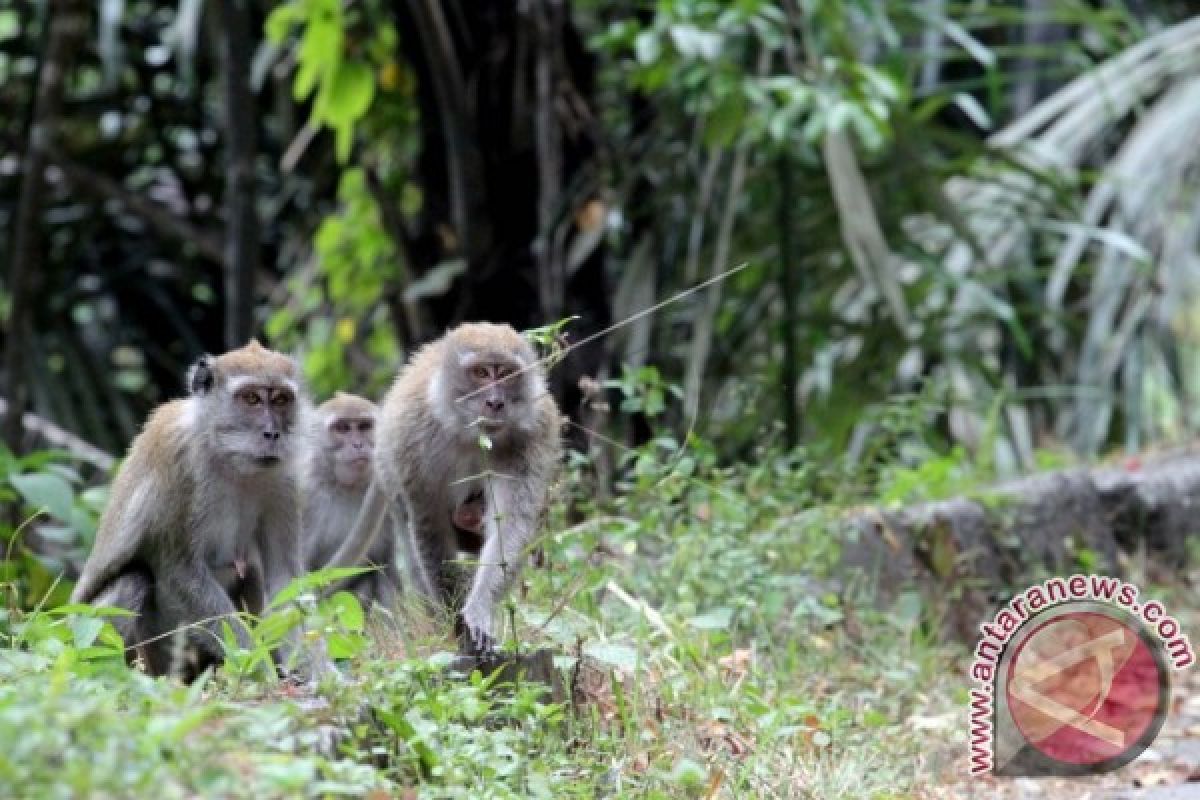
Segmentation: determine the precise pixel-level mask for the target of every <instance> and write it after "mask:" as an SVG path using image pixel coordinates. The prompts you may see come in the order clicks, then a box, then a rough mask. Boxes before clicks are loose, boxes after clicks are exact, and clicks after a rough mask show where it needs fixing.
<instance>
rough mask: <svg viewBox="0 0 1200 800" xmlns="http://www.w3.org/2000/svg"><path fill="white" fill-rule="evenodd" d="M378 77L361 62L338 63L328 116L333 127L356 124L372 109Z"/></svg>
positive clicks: (331, 88)
mask: <svg viewBox="0 0 1200 800" xmlns="http://www.w3.org/2000/svg"><path fill="white" fill-rule="evenodd" d="M374 97H375V75H374V73H372V72H371V69H370V67H368V66H367V65H366V64H364V63H362V62H361V61H339V62H338V64H337V66H336V67H335V68H334V70H333V76H332V78H331V79H330V81H329V97H328V100H327V105H326V107H325V115H326V118H327V119H328V120H329V122H330V123H331V124H332V125H333V126H334V127H340V126H341V125H344V124H348V123H353V122H354V121H356V120H357V119H359V118H360V117H361V116H362V115H363V114H365V113H367V109H368V108H370V107H371V100H372V99H373V98H374Z"/></svg>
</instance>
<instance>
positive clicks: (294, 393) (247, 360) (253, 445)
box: [185, 341, 305, 472]
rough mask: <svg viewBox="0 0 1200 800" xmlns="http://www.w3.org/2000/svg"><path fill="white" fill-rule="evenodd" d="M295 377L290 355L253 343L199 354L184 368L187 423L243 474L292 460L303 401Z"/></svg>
mask: <svg viewBox="0 0 1200 800" xmlns="http://www.w3.org/2000/svg"><path fill="white" fill-rule="evenodd" d="M299 380H300V379H299V374H298V368H297V367H296V363H295V362H294V361H292V359H290V358H288V357H287V356H285V355H283V354H282V353H276V352H274V351H273V350H267V349H266V348H265V347H263V346H262V345H260V344H259V343H258V342H255V341H251V342H250V343H249V344H247V345H246V346H245V347H241V348H238V349H237V350H231V351H229V352H228V353H225V354H224V355H220V356H216V357H215V358H214V357H213V356H208V355H205V356H201V357H200V359H199V360H198V361H197V362H196V363H195V364H194V365H193V366H192V368H191V369H190V370H188V376H187V385H188V390H189V391H190V392H191V397H189V398H188V401H187V402H188V406H187V411H186V412H185V413H186V415H187V422H186V426H187V427H188V428H190V429H192V430H195V431H198V432H200V433H201V435H202V436H205V437H206V438H208V439H209V440H210V444H211V445H212V446H213V450H214V452H215V453H216V454H217V455H218V456H220V457H223V458H228V459H230V460H231V462H232V464H233V466H234V467H235V468H237V469H239V470H241V471H243V472H254V471H258V470H263V469H270V468H273V467H276V466H278V465H280V464H282V463H284V462H290V461H291V459H292V449H293V447H294V446H295V445H294V440H295V438H296V437H295V435H294V434H293V430H294V429H295V425H296V419H297V416H298V415H299V413H300V408H299V407H300V406H301V405H302V403H303V401H304V400H305V398H304V396H303V395H302V394H301V386H300V383H299Z"/></svg>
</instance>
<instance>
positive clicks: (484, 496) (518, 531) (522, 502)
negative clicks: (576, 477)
mask: <svg viewBox="0 0 1200 800" xmlns="http://www.w3.org/2000/svg"><path fill="white" fill-rule="evenodd" d="M559 426H560V416H559V412H558V408H557V406H556V405H555V403H554V400H553V398H552V397H550V395H549V394H548V393H547V392H546V384H545V377H544V375H543V372H542V369H541V366H540V364H539V363H538V361H537V356H536V354H535V353H534V351H533V347H532V346H531V345H530V344H529V342H527V341H526V340H525V339H524V338H523V337H522V336H521V335H520V334H518V333H517V332H516V331H515V330H513V329H512V328H511V327H509V326H508V325H494V324H490V323H470V324H466V325H461V326H459V327H457V328H455V329H454V330H452V331H450V332H449V333H447V334H446V335H445V336H443V337H442V338H441V339H439V340H437V341H435V342H433V343H431V344H429V345H426V346H425V347H424V348H422V349H421V350H420V351H418V352H417V353H416V354H415V355H414V356H413V358H412V359H411V360H410V361H409V363H408V364H407V365H406V366H405V367H404V368H403V369H402V370H401V371H400V374H399V375H398V376H397V378H396V382H395V383H394V384H393V385H392V388H391V390H390V391H389V392H388V394H387V396H386V397H385V398H384V400H383V403H382V409H381V412H380V417H379V433H378V446H377V447H376V451H375V473H376V482H377V484H378V485H377V486H376V485H372V488H371V490H370V491H368V497H367V499H366V501H365V503H364V507H363V514H361V515H360V517H359V519H358V520H357V522H356V524H355V530H354V532H353V533H352V534H351V535H350V536H349V537H348V538H347V540H346V542H345V543H344V545H343V547H342V549H341V550H339V552H338V554H337V555H336V556H335V557H334V562H335V563H337V564H338V565H345V564H353V563H356V562H357V561H358V558H359V556H360V554H361V553H362V552H365V550H366V549H367V547H369V545H370V541H371V537H372V536H373V535H374V533H375V531H376V530H377V529H378V527H379V520H380V519H381V517H382V514H383V511H384V509H385V507H386V506H387V505H388V502H389V501H391V500H394V501H395V504H394V508H395V509H396V510H397V512H398V516H400V517H401V518H402V519H403V520H404V524H405V528H406V532H407V534H408V537H409V551H410V552H411V553H412V554H413V556H414V557H413V558H412V559H411V561H412V564H411V567H412V572H413V576H412V578H413V583H414V584H415V585H416V587H417V589H418V591H420V592H422V593H423V594H425V595H426V596H428V597H431V598H433V599H435V600H436V601H438V602H439V603H440V604H441V605H442V606H444V607H446V608H454V609H456V610H458V611H459V616H458V619H457V621H458V623H459V625H460V632H461V633H462V634H463V636H464V645H465V646H466V648H467V649H468V650H470V651H471V652H473V653H477V654H479V653H486V652H489V651H490V650H491V649H492V648H493V647H494V644H495V637H494V634H493V630H494V628H493V623H494V616H495V612H496V606H497V604H498V603H499V601H500V599H501V598H502V597H503V594H504V592H505V590H506V589H507V588H508V587H509V586H510V585H511V584H512V582H513V580H514V578H515V577H516V574H517V572H518V571H519V569H520V568H521V565H522V562H523V561H524V555H525V553H524V550H525V547H526V545H528V543H529V542H530V540H531V539H532V538H533V536H534V534H535V533H536V529H537V524H538V519H539V517H540V515H541V513H542V510H543V509H544V507H545V505H546V501H547V490H548V487H549V485H550V482H551V480H552V478H553V476H554V474H555V472H556V471H557V468H558V463H559V460H560V456H561V453H562V446H561V442H560V437H559ZM476 513H479V514H480V515H481V516H482V536H483V543H482V549H481V551H480V553H479V557H478V566H476V567H475V568H474V571H473V573H472V574H470V576H469V580H464V583H465V588H466V593H465V597H461V598H460V594H461V593H460V591H459V588H460V586H459V581H460V580H462V579H463V578H465V577H466V576H462V573H461V571H458V570H455V569H454V565H452V564H449V563H448V562H449V561H450V560H451V559H452V558H453V557H454V555H455V553H456V551H457V549H458V533H457V531H456V524H458V527H460V528H464V527H465V526H463V525H462V524H461V523H464V522H465V523H471V522H472V520H473V517H474V515H475V514H476ZM460 603H461V605H460Z"/></svg>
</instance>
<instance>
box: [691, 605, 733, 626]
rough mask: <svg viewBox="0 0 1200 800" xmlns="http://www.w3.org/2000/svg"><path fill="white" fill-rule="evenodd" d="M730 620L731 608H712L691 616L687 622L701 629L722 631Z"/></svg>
mask: <svg viewBox="0 0 1200 800" xmlns="http://www.w3.org/2000/svg"><path fill="white" fill-rule="evenodd" d="M732 621H733V609H732V608H714V609H713V610H712V611H707V612H705V613H703V614H699V615H697V616H695V617H692V618H691V619H689V620H688V621H687V624H688V625H690V626H692V627H693V628H696V629H697V630H702V631H723V630H725V629H726V628H728V627H729V623H731V622H732Z"/></svg>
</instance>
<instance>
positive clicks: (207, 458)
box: [72, 343, 305, 678]
mask: <svg viewBox="0 0 1200 800" xmlns="http://www.w3.org/2000/svg"><path fill="white" fill-rule="evenodd" d="M200 366H201V368H202V369H193V371H192V374H191V376H190V377H191V378H192V379H193V380H189V383H192V384H195V388H196V389H197V394H194V395H193V396H191V397H189V398H187V399H183V400H174V401H171V402H169V403H165V404H164V405H162V406H160V407H159V408H158V409H156V410H155V411H154V412H153V413H152V414H151V415H150V417H149V418H148V419H147V421H146V425H145V427H144V429H143V430H142V432H141V433H140V434H139V435H138V436H137V438H135V439H134V441H133V443H132V444H131V445H130V450H129V455H128V458H127V459H126V461H125V463H124V465H123V467H122V469H121V471H120V474H118V475H117V478H116V480H115V481H114V482H113V486H112V492H111V496H110V499H109V503H108V506H107V508H106V509H105V511H104V514H103V516H102V517H101V520H100V527H99V530H98V532H97V535H96V543H95V546H94V547H93V549H92V553H91V555H90V556H89V558H88V560H87V563H86V564H85V565H84V569H83V574H82V575H81V576H80V579H79V582H78V583H77V584H76V586H75V590H74V592H73V594H72V600H73V601H75V602H85V603H93V604H95V605H110V606H119V607H121V608H125V609H127V610H129V611H132V612H133V613H134V615H135V616H133V617H130V618H126V619H122V620H119V621H118V622H117V623H116V624H117V628H118V631H119V632H120V633H121V634H122V636H123V637H124V639H125V641H126V644H127V645H129V646H130V647H131V654H132V653H133V652H136V653H137V654H139V655H140V656H141V657H142V658H143V660H144V661H145V663H146V666H147V669H148V671H149V672H151V673H152V674H156V675H161V674H166V673H168V672H170V673H182V674H183V675H184V677H185V678H191V677H194V675H195V674H196V672H197V671H198V670H199V669H203V667H204V666H207V665H208V664H211V663H216V662H219V661H220V660H221V658H222V655H223V651H222V647H221V643H220V635H221V628H222V623H223V622H228V624H229V625H230V626H231V628H232V630H233V632H234V635H235V636H236V637H237V640H238V643H239V644H240V645H241V646H243V647H248V646H250V644H251V640H250V637H249V634H248V631H247V630H246V628H245V626H244V625H243V624H242V622H241V620H240V619H238V618H237V617H236V616H235V614H236V612H239V611H248V612H250V613H252V614H261V613H263V611H264V609H265V608H266V605H267V601H268V599H269V598H271V597H272V596H273V595H275V594H276V593H277V592H278V591H279V590H280V589H282V588H283V587H284V586H286V585H287V584H288V583H289V582H290V581H291V580H292V579H294V578H295V577H296V576H297V575H299V574H300V571H301V564H300V556H299V539H298V524H299V498H298V496H297V469H296V467H297V463H296V456H295V439H296V438H297V436H298V434H297V432H296V422H297V418H298V417H299V416H300V415H301V414H302V413H303V412H304V403H305V400H304V397H303V395H300V396H297V397H294V399H293V402H292V403H291V404H290V405H289V406H287V407H282V406H279V407H277V406H276V405H274V403H273V402H271V401H270V400H265V398H268V397H276V396H278V393H279V392H285V393H286V394H288V395H289V396H290V389H288V390H285V389H284V388H282V387H284V386H285V385H287V386H291V387H295V386H296V385H297V379H296V369H295V365H294V364H293V363H292V362H291V360H290V359H288V358H287V357H285V356H282V355H280V354H278V353H273V352H271V351H269V350H266V349H264V348H262V347H261V346H259V345H258V344H257V343H251V344H250V345H247V346H246V347H244V348H241V349H239V350H235V351H232V352H231V353H227V354H225V355H224V356H220V357H217V358H215V359H208V358H207V357H206V360H205V361H204V363H203V364H202V365H200ZM203 370H207V371H209V372H210V373H211V376H210V377H211V380H205V381H199V380H195V379H194V378H195V376H196V374H197V372H198V371H203ZM247 375H248V376H250V377H253V378H255V379H256V380H257V381H258V382H260V383H261V384H263V385H264V386H273V387H278V388H275V389H272V390H270V391H269V392H268V391H267V390H265V389H264V394H263V397H264V400H265V401H264V402H263V403H261V404H259V406H257V407H255V408H250V407H247V406H244V405H241V404H239V403H238V401H236V400H235V398H234V397H233V396H232V395H231V394H230V393H229V392H228V391H227V390H226V388H225V382H226V381H227V380H228V379H229V378H230V377H231V376H247ZM177 630H178V631H179V633H178V634H175V635H172V633H171V632H173V631H177ZM173 639H176V640H178V641H176V642H175V643H173V641H172V640H173ZM287 649H290V648H287ZM286 656H287V653H286V652H285V653H281V654H280V657H281V659H283V658H286Z"/></svg>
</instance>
